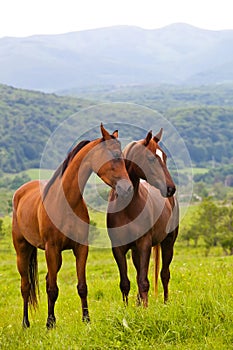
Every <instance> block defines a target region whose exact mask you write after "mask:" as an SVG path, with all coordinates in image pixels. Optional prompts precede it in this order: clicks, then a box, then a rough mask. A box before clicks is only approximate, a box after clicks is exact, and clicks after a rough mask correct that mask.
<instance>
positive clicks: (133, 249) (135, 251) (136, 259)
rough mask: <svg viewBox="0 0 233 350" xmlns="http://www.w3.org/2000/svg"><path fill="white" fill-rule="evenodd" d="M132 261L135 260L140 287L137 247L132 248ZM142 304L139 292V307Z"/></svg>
mask: <svg viewBox="0 0 233 350" xmlns="http://www.w3.org/2000/svg"><path fill="white" fill-rule="evenodd" d="M132 259H133V263H134V266H135V268H136V271H137V285H139V273H140V258H139V253H138V251H137V250H136V248H135V247H133V248H132ZM140 304H141V298H140V294H139V291H138V295H137V305H138V306H139V305H140Z"/></svg>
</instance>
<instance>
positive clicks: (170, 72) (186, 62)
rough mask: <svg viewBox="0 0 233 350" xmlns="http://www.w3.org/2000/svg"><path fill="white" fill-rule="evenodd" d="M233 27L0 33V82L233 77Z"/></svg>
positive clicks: (51, 87)
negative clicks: (22, 35) (213, 29)
mask: <svg viewBox="0 0 233 350" xmlns="http://www.w3.org/2000/svg"><path fill="white" fill-rule="evenodd" d="M232 64H233V30H221V31H212V30H207V29H200V28H197V27H194V26H192V25H189V24H184V23H176V24H171V25H168V26H165V27H162V28H156V29H143V28H140V27H135V26H112V27H103V28H98V29H90V30H84V31H78V32H69V33H64V34H57V35H33V36H29V37H21V38H14V37H4V38H1V39H0V65H1V67H2V69H1V71H0V82H1V83H3V84H7V85H13V86H15V87H19V88H24V89H33V90H41V91H46V92H53V91H57V90H62V89H63V90H64V89H69V88H74V87H80V86H93V85H106V84H107V85H109V84H115V85H117V84H151V83H152V84H164V83H165V84H190V85H191V84H208V83H212V84H213V83H214V84H218V83H223V82H226V81H230V82H232V81H233V70H232V69H231V65H232Z"/></svg>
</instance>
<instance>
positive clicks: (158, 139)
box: [154, 128, 163, 143]
mask: <svg viewBox="0 0 233 350" xmlns="http://www.w3.org/2000/svg"><path fill="white" fill-rule="evenodd" d="M162 133H163V128H161V129H160V131H159V132H158V134H157V135H155V136H154V140H155V142H157V143H158V142H159V141H160V140H161V138H162Z"/></svg>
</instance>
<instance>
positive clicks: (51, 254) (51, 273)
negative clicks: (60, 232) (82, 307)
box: [45, 243, 62, 329]
mask: <svg viewBox="0 0 233 350" xmlns="http://www.w3.org/2000/svg"><path fill="white" fill-rule="evenodd" d="M45 256H46V261H47V267H48V273H47V276H46V291H47V295H48V318H47V322H46V327H47V328H48V329H51V328H53V327H54V326H55V324H56V317H55V314H54V307H55V302H56V300H57V297H58V291H59V290H58V286H57V273H58V271H59V270H60V268H61V265H62V255H61V251H60V250H59V249H58V247H57V246H55V245H52V244H49V243H47V244H46V247H45Z"/></svg>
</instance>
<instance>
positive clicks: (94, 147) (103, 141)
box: [12, 124, 132, 329]
mask: <svg viewBox="0 0 233 350" xmlns="http://www.w3.org/2000/svg"><path fill="white" fill-rule="evenodd" d="M100 128H101V133H102V137H101V138H98V139H96V140H93V141H81V142H80V143H79V144H78V145H76V146H75V147H74V148H73V149H72V150H71V151H70V152H69V154H68V156H67V158H66V159H65V160H64V162H63V163H62V164H61V165H60V166H59V167H58V169H57V170H56V171H55V173H54V175H53V176H52V178H51V179H50V180H49V181H48V182H47V183H45V182H43V181H39V180H38V181H31V182H28V183H26V184H24V185H23V186H21V187H20V188H19V189H18V190H16V192H15V194H14V197H13V219H12V220H13V222H12V237H13V243H14V247H15V250H16V255H17V267H18V271H19V273H20V275H21V294H22V297H23V302H24V307H23V327H25V328H27V327H29V326H30V323H29V319H28V304H30V305H32V306H33V307H34V308H35V307H36V306H37V303H38V301H37V294H38V292H39V290H38V268H37V248H40V249H43V250H45V256H46V262H47V275H46V291H47V296H48V318H47V323H46V326H47V328H48V329H50V328H53V327H54V326H55V323H56V318H55V314H54V307H55V302H56V300H57V297H58V286H57V273H58V271H59V270H60V268H61V265H62V251H63V250H66V249H71V250H72V251H73V253H74V256H75V258H76V271H77V278H78V284H77V289H78V294H79V296H80V298H81V305H82V318H83V320H84V321H89V312H88V304H87V283H86V272H85V267H86V261H87V255H88V224H89V222H90V221H89V215H88V210H87V206H86V204H85V202H84V199H83V191H84V186H85V184H86V182H87V180H88V178H89V176H90V174H91V172H93V171H94V172H95V173H97V175H98V176H99V177H100V178H101V179H102V180H103V181H104V182H105V183H106V184H108V185H109V186H111V187H112V188H113V189H114V191H116V192H117V193H118V195H119V197H120V196H124V195H126V194H127V195H128V193H129V192H130V191H132V183H131V181H130V179H129V176H128V173H127V171H126V168H125V162H124V159H123V157H122V151H121V146H120V142H119V141H118V139H117V137H118V132H117V131H115V132H114V133H113V134H112V135H110V134H109V132H108V131H107V130H106V129H105V128H104V127H103V125H102V124H101V127H100Z"/></svg>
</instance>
